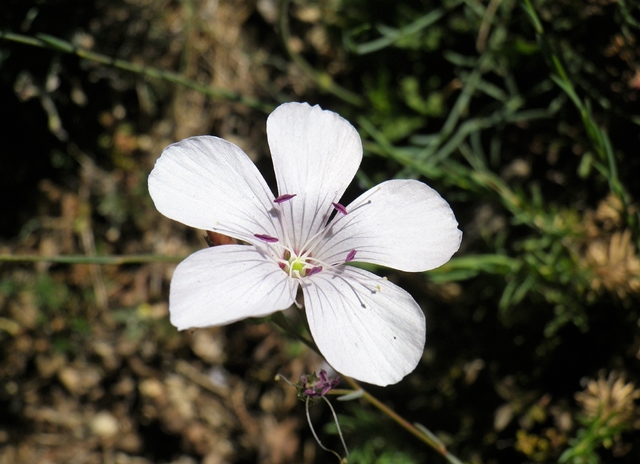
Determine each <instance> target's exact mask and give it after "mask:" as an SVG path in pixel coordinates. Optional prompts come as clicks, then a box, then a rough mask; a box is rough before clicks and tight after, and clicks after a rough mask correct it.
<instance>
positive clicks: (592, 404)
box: [575, 371, 640, 429]
mask: <svg viewBox="0 0 640 464" xmlns="http://www.w3.org/2000/svg"><path fill="white" fill-rule="evenodd" d="M575 398H576V401H577V402H578V403H579V404H580V406H581V407H582V409H583V411H584V415H585V417H586V419H587V420H588V421H590V422H591V421H593V420H601V421H602V423H603V424H606V425H607V426H609V427H612V428H617V427H621V428H624V429H626V428H628V427H630V426H631V425H632V422H633V420H634V418H635V416H636V414H637V412H636V404H635V400H636V399H638V398H640V390H638V389H637V388H636V386H635V385H634V384H633V383H632V382H629V383H626V382H625V377H624V375H623V374H620V373H618V372H615V371H613V372H611V373H610V374H609V376H608V377H607V378H606V379H605V378H604V377H603V376H600V377H599V378H598V380H590V381H589V383H588V384H587V388H586V389H585V390H584V391H582V392H579V393H576V395H575Z"/></svg>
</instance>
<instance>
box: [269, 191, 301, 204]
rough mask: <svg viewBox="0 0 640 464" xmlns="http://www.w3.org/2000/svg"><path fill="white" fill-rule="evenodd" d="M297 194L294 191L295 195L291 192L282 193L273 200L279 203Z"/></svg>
mask: <svg viewBox="0 0 640 464" xmlns="http://www.w3.org/2000/svg"><path fill="white" fill-rule="evenodd" d="M296 195H297V193H294V194H293V195H292V194H290V193H285V194H284V195H280V196H279V197H278V198H276V199H275V200H273V202H274V203H277V204H280V203H284V202H285V201H289V200H291V199H292V198H293V197H295V196H296Z"/></svg>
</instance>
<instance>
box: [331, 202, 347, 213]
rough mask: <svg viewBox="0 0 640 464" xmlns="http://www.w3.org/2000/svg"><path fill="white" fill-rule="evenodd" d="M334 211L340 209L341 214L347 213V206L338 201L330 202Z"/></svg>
mask: <svg viewBox="0 0 640 464" xmlns="http://www.w3.org/2000/svg"><path fill="white" fill-rule="evenodd" d="M331 204H332V205H333V207H334V208H335V209H336V211H340V212H341V213H342V214H347V208H345V207H344V206H342V205H341V204H340V203H331Z"/></svg>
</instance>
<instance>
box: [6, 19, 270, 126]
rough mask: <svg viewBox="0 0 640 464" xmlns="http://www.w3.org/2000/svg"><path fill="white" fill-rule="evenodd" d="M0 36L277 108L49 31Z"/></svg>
mask: <svg viewBox="0 0 640 464" xmlns="http://www.w3.org/2000/svg"><path fill="white" fill-rule="evenodd" d="M0 39H4V40H8V41H11V42H17V43H21V44H25V45H30V46H32V47H40V48H48V49H51V50H57V51H60V52H63V53H68V54H71V55H76V56H79V57H80V58H83V59H85V60H89V61H93V62H96V63H100V64H103V65H106V66H111V67H114V68H117V69H122V70H123V71H128V72H132V73H135V74H141V75H143V76H146V77H151V78H154V79H160V80H164V81H167V82H171V83H173V84H178V85H182V86H184V87H188V88H190V89H193V90H195V91H197V92H200V93H202V94H204V95H207V96H209V97H212V98H217V99H220V100H226V101H232V102H238V103H242V104H243V105H245V106H248V107H250V108H253V109H256V110H259V111H262V112H264V113H270V112H271V111H273V109H274V106H273V105H271V104H268V103H264V102H261V101H259V100H255V99H253V98H249V97H245V96H243V95H241V94H239V93H237V92H233V91H231V90H227V89H223V88H220V87H212V86H208V85H202V84H198V83H197V82H195V81H193V80H191V79H188V78H186V77H185V76H183V75H181V74H178V73H175V72H171V71H165V70H162V69H158V68H154V67H152V66H146V65H140V64H135V63H131V62H130V61H126V60H121V59H118V58H113V57H110V56H107V55H102V54H100V53H96V52H92V51H90V50H87V49H84V48H81V47H77V46H75V45H73V44H72V43H70V42H67V41H66V40H62V39H59V38H57V37H54V36H51V35H48V34H38V35H37V36H35V37H31V36H26V35H22V34H15V33H13V32H4V31H0Z"/></svg>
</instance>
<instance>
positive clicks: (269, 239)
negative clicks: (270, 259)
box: [253, 234, 279, 243]
mask: <svg viewBox="0 0 640 464" xmlns="http://www.w3.org/2000/svg"><path fill="white" fill-rule="evenodd" d="M253 236H254V237H255V238H259V239H260V240H262V241H263V242H267V243H276V242H278V241H279V240H278V239H277V238H275V237H272V236H270V235H266V234H253Z"/></svg>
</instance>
